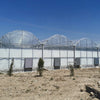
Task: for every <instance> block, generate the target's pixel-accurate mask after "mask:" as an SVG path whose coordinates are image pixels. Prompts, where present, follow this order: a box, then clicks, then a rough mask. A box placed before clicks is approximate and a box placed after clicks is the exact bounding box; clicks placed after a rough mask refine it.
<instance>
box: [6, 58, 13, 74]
mask: <svg viewBox="0 0 100 100" xmlns="http://www.w3.org/2000/svg"><path fill="white" fill-rule="evenodd" d="M13 65H14V58H12V62H11V65H10V67H9V70H8V73H7V74H8V75H9V76H12V72H13Z"/></svg>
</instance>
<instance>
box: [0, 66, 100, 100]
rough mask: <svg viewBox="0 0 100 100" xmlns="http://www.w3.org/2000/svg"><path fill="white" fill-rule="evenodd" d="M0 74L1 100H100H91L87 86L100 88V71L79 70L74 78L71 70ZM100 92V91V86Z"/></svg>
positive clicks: (92, 69) (94, 69)
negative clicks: (41, 73) (99, 85)
mask: <svg viewBox="0 0 100 100" xmlns="http://www.w3.org/2000/svg"><path fill="white" fill-rule="evenodd" d="M37 75H38V74H37V72H19V73H13V76H11V77H9V76H8V75H7V74H0V100H99V99H97V98H92V97H90V94H89V93H87V92H86V91H85V85H87V84H89V85H92V86H94V87H95V86H96V87H97V86H98V85H97V83H98V81H100V69H99V68H90V69H75V76H74V77H70V71H69V70H49V71H44V72H43V76H42V77H38V76H37ZM98 90H100V88H99V87H98Z"/></svg>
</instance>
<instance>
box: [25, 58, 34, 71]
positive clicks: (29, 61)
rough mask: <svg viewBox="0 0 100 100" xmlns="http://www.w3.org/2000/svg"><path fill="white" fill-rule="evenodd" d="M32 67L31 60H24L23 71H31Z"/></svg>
mask: <svg viewBox="0 0 100 100" xmlns="http://www.w3.org/2000/svg"><path fill="white" fill-rule="evenodd" d="M32 67H33V58H25V59H24V71H32Z"/></svg>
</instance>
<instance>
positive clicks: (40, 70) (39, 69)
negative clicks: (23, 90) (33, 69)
mask: <svg viewBox="0 0 100 100" xmlns="http://www.w3.org/2000/svg"><path fill="white" fill-rule="evenodd" d="M43 67H44V61H43V59H42V58H40V59H39V62H38V68H37V71H38V72H39V76H42V73H43Z"/></svg>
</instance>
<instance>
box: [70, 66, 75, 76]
mask: <svg viewBox="0 0 100 100" xmlns="http://www.w3.org/2000/svg"><path fill="white" fill-rule="evenodd" d="M69 69H70V76H74V67H73V66H72V65H69Z"/></svg>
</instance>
